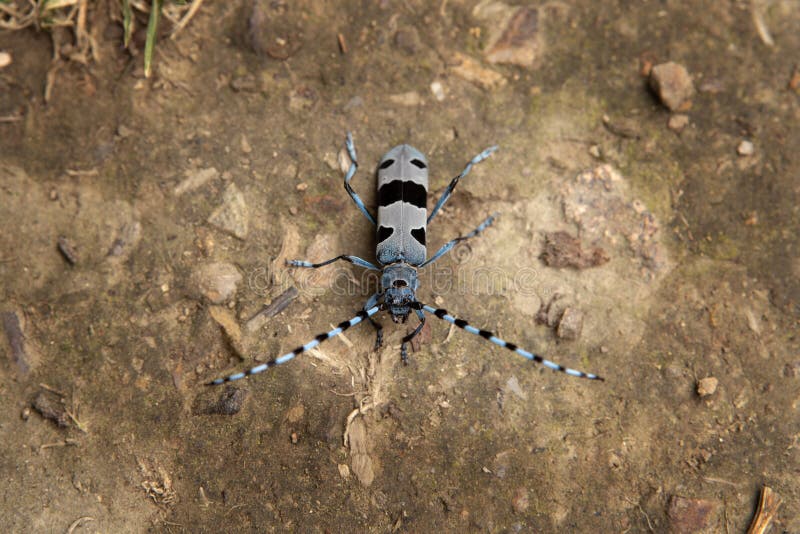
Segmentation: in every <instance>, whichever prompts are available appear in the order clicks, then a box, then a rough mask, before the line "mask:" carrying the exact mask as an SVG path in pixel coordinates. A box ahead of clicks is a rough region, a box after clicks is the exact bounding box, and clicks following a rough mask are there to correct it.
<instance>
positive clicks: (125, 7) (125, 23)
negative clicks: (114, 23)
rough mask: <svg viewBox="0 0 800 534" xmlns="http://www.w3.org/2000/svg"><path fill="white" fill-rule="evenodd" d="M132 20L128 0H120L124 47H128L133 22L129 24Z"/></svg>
mask: <svg viewBox="0 0 800 534" xmlns="http://www.w3.org/2000/svg"><path fill="white" fill-rule="evenodd" d="M132 21H133V11H131V3H130V0H122V28H123V29H124V31H125V37H124V39H125V40H124V44H125V48H128V45H129V44H130V42H131V33H132V32H133V24H131V22H132Z"/></svg>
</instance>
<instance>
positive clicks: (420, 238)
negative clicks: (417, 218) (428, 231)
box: [411, 228, 425, 247]
mask: <svg viewBox="0 0 800 534" xmlns="http://www.w3.org/2000/svg"><path fill="white" fill-rule="evenodd" d="M411 237H413V238H414V239H416V240H417V242H418V243H419V244H420V245H422V246H423V247H424V246H425V228H414V229H413V230H411Z"/></svg>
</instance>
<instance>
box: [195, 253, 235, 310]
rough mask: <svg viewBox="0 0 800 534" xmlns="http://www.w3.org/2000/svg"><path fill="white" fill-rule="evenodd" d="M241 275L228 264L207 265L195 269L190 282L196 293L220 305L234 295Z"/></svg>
mask: <svg viewBox="0 0 800 534" xmlns="http://www.w3.org/2000/svg"><path fill="white" fill-rule="evenodd" d="M241 281H242V275H241V273H239V270H238V269H237V268H236V266H235V265H233V264H230V263H222V262H219V263H208V264H205V265H200V266H198V267H196V268H195V270H194V273H193V274H192V282H193V284H194V285H195V286H196V288H197V291H198V292H199V293H200V294H201V295H202V296H204V297H205V298H207V299H208V300H209V301H211V302H212V303H214V304H222V303H223V302H225V301H227V300H228V299H229V298H231V297H233V296H234V295H235V294H236V287H237V286H238V285H239V282H241Z"/></svg>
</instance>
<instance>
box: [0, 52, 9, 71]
mask: <svg viewBox="0 0 800 534" xmlns="http://www.w3.org/2000/svg"><path fill="white" fill-rule="evenodd" d="M9 65H11V54H9V53H8V52H0V69H3V68H5V67H8V66H9Z"/></svg>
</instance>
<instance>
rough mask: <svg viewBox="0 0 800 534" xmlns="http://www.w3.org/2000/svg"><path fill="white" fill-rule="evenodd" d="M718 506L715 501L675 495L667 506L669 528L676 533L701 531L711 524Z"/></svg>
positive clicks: (687, 533)
mask: <svg viewBox="0 0 800 534" xmlns="http://www.w3.org/2000/svg"><path fill="white" fill-rule="evenodd" d="M718 508H719V503H717V502H714V501H709V500H705V499H689V498H686V497H681V496H679V495H673V496H672V497H671V498H670V500H669V505H668V508H667V518H668V519H669V525H670V529H669V530H670V532H674V533H676V534H684V533H685V534H689V533H694V532H701V531H703V530H704V529H706V528H708V527H709V526H710V525H711V520H712V519H713V516H714V514H715V512H716V510H717V509H718Z"/></svg>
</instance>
